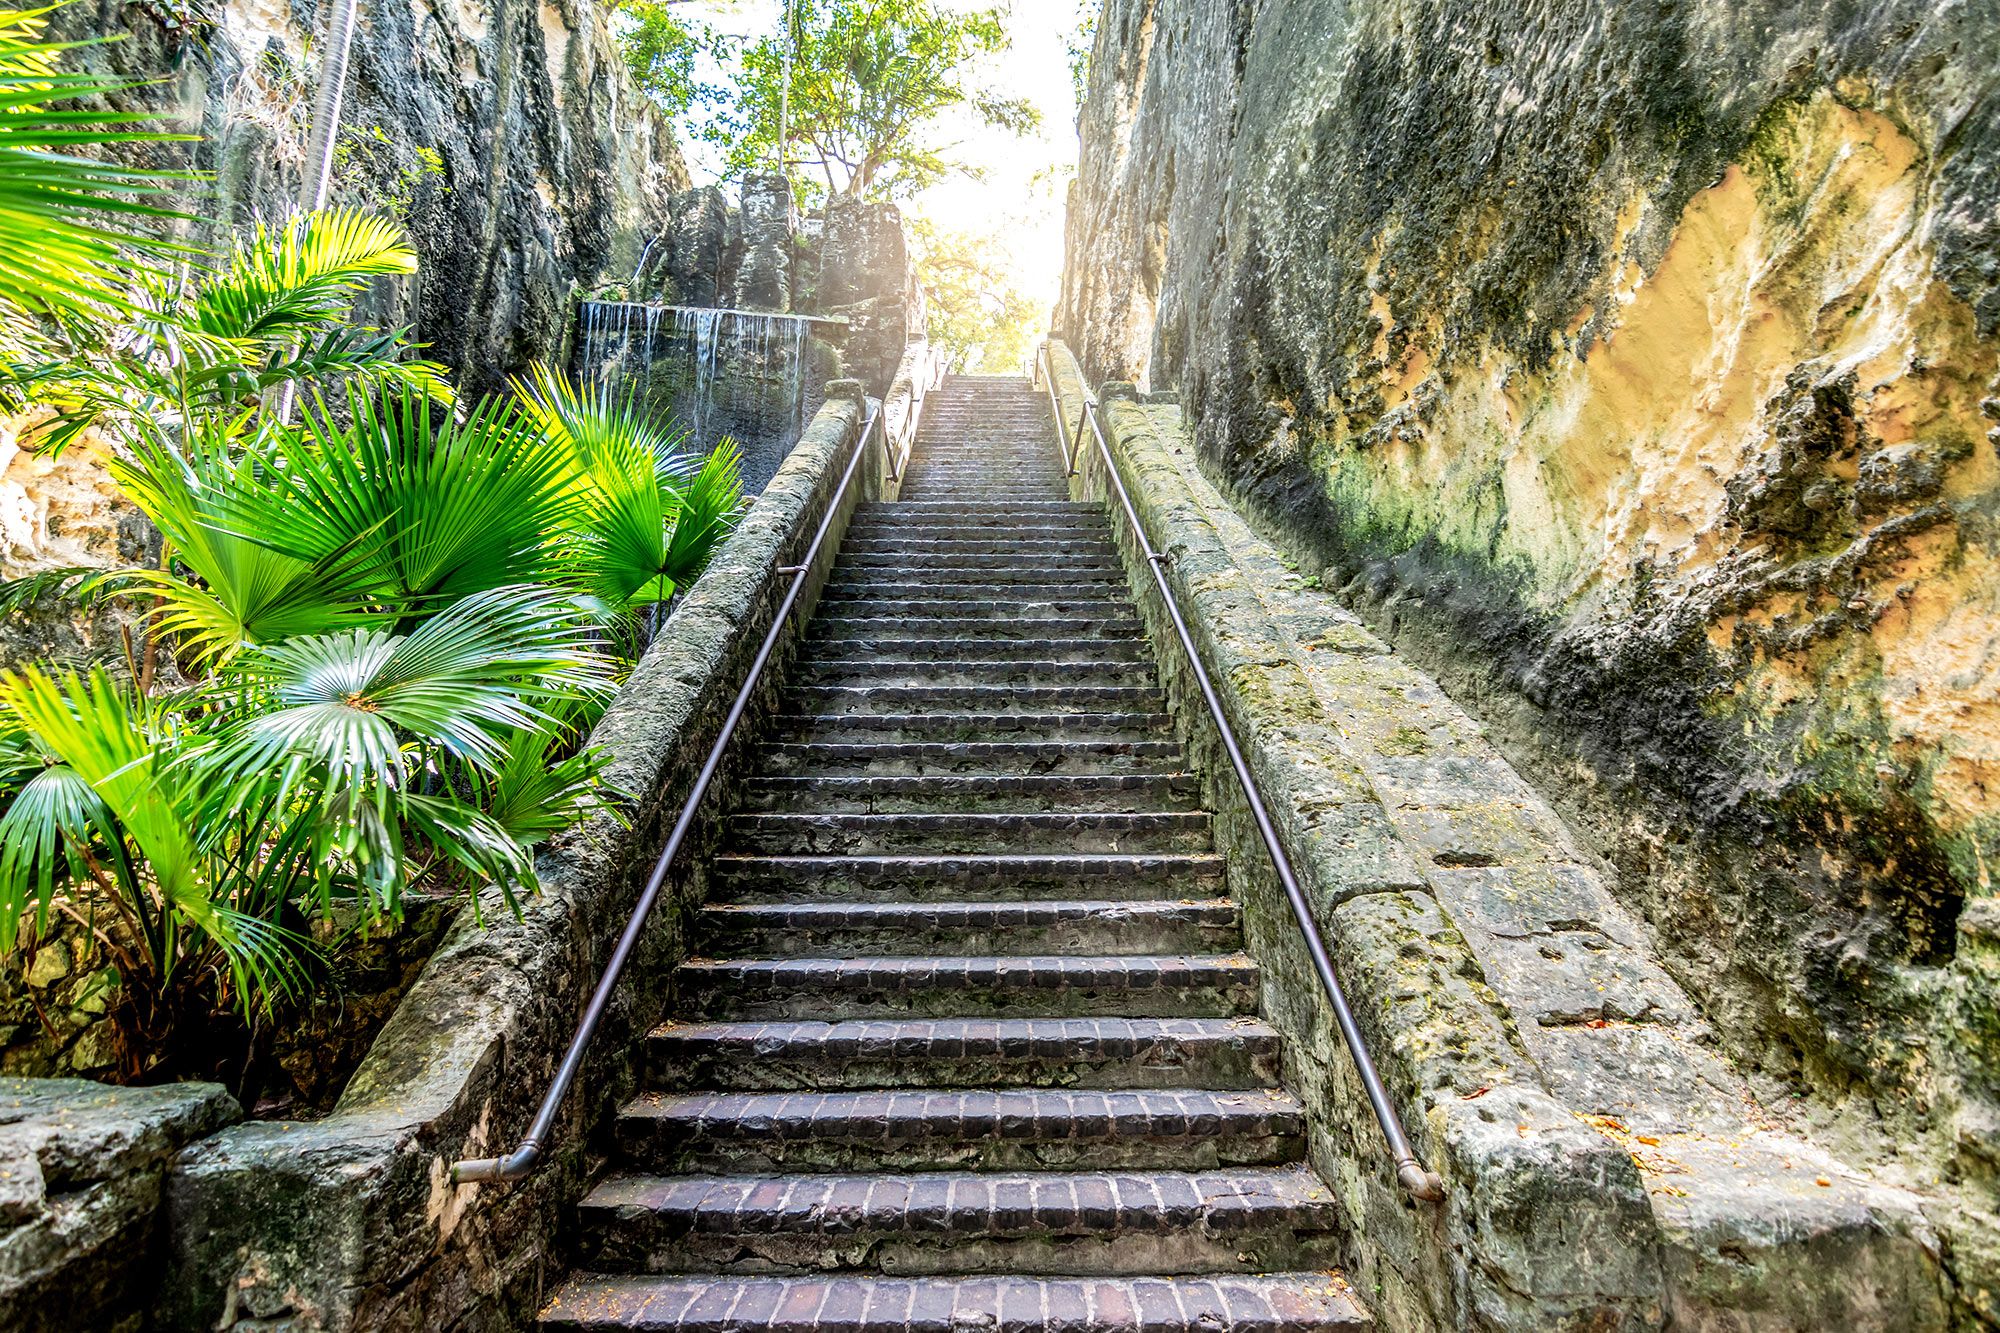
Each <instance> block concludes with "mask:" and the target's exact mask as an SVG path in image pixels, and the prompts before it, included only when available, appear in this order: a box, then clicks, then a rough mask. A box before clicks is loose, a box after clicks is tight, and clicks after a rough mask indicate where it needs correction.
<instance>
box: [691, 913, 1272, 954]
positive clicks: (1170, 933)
mask: <svg viewBox="0 0 2000 1333" xmlns="http://www.w3.org/2000/svg"><path fill="white" fill-rule="evenodd" d="M1151 905H1152V904H1144V906H1151ZM1137 906H1140V905H1136V904H1135V905H1134V907H1137ZM1162 906H1163V907H1165V909H1166V910H1162V911H1152V912H1147V911H1138V910H1134V908H1133V907H1128V908H1126V909H1125V910H1123V911H1104V912H1099V913H1098V914H1096V915H1093V916H1087V917H1076V918H1071V919H1066V920H1056V921H1048V922H1041V921H1034V920H1032V919H1031V920H1030V921H1028V922H1026V923H1006V922H996V921H985V922H975V923H959V922H955V921H951V920H943V921H933V922H929V923H926V922H924V921H922V920H921V918H920V917H919V918H918V919H914V920H913V919H910V917H909V916H906V917H905V918H904V919H902V920H893V919H892V920H885V921H879V922H873V923H869V922H862V921H847V922H813V923H805V924H802V923H799V922H797V921H795V920H791V919H788V918H787V917H786V914H785V913H784V912H782V911H773V912H772V913H770V914H769V917H768V921H767V922H765V923H760V922H745V921H744V920H742V917H743V916H744V915H745V914H744V913H742V912H737V911H731V910H729V907H728V906H711V907H709V908H708V909H707V910H705V911H704V912H703V913H702V916H701V919H700V921H699V924H698V926H697V932H698V933H697V939H698V941H699V943H698V944H697V948H698V950H699V952H700V953H701V954H702V955H703V956H704V957H708V958H907V957H911V956H913V955H915V956H923V955H932V954H999V953H1032V954H1070V955H1077V956H1086V957H1104V956H1107V955H1119V954H1130V955H1140V956H1145V955H1155V954H1211V953H1221V952H1224V951H1226V950H1229V949H1235V948H1240V947H1242V943H1243V927H1242V923H1241V922H1239V921H1238V920H1236V918H1235V916H1234V914H1233V913H1230V914H1226V915H1225V914H1221V913H1216V912H1211V911H1203V910H1201V909H1198V908H1194V907H1189V906H1186V905H1184V904H1181V903H1170V904H1162ZM910 915H911V916H916V915H917V914H910ZM1218 916H1220V917H1221V918H1222V919H1220V920H1218V919H1216V918H1217V917H1218Z"/></svg>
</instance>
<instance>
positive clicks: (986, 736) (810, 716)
mask: <svg viewBox="0 0 2000 1333" xmlns="http://www.w3.org/2000/svg"><path fill="white" fill-rule="evenodd" d="M770 734H771V735H772V737H773V738H774V739H781V740H790V741H801V742H804V741H836V742H861V741H930V742H937V743H946V744H957V743H960V742H979V741H1010V740H1027V741H1136V740H1160V739H1165V738H1167V737H1169V736H1171V735H1172V734H1173V719H1172V718H1171V717H1169V716H1168V715H1167V714H1165V713H1156V712H1138V711H1130V712H1119V713H964V712H954V713H947V712H936V713H784V714H780V715H779V716H777V717H776V718H775V719H773V723H772V728H771V733H770Z"/></svg>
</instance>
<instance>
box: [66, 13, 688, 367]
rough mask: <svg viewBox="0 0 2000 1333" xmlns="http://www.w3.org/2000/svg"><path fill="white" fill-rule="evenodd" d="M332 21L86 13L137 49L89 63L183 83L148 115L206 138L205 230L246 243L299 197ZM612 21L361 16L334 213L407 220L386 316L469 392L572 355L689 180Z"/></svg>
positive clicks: (200, 207) (120, 48) (201, 152)
mask: <svg viewBox="0 0 2000 1333" xmlns="http://www.w3.org/2000/svg"><path fill="white" fill-rule="evenodd" d="M329 8H330V7H329V6H328V5H326V4H324V3H319V0H296V3H293V4H289V5H279V4H274V3H271V0H227V2H226V3H224V4H221V5H219V6H217V7H216V8H215V9H214V10H213V11H211V17H210V19H209V21H208V23H207V24H206V25H197V26H193V27H189V26H182V25H170V24H163V23H162V22H161V21H160V20H159V19H157V18H156V17H154V15H155V14H156V12H157V11H152V10H148V9H145V8H134V7H132V6H129V5H125V4H119V3H115V2H114V0H95V3H93V0H80V2H79V3H77V4H75V5H72V6H71V7H70V8H69V9H67V10H64V11H62V15H61V17H62V20H63V21H64V22H65V23H66V24H68V25H70V26H71V27H73V28H74V29H76V30H77V31H79V32H88V33H90V34H104V33H127V32H129V33H130V37H129V39H128V40H125V41H121V42H118V43H116V44H114V45H111V46H107V47H103V48H99V49H98V50H96V51H93V52H90V53H88V58H90V59H92V60H94V61H100V62H104V63H109V64H112V65H114V66H115V67H116V68H118V69H119V70H121V71H122V72H125V73H128V74H131V75H134V76H137V77H145V78H160V77H161V76H162V75H165V76H166V77H165V80H164V81H163V82H162V83H160V84H159V85H158V86H156V87H155V88H153V89H151V90H149V92H148V93H147V94H146V96H145V101H146V103H147V104H149V105H150V107H151V108H152V109H155V110H158V111H160V112H162V113H164V114H165V115H167V116H168V117H169V118H170V119H171V121H172V122H173V124H174V127H175V128H179V129H183V130H185V131H186V132H189V133H194V134H199V135H201V136H202V141H201V142H200V143H199V144H197V145H194V146H193V147H192V149H180V148H178V147H175V148H171V149H163V150H162V151H163V153H169V154H174V155H184V156H186V157H187V159H188V161H187V165H191V166H193V167H194V168H196V169H198V170H202V171H206V172H211V173H213V177H214V179H213V184H212V185H211V186H208V187H206V188H197V190H196V191H195V192H193V193H192V194H191V196H190V199H189V201H188V202H189V207H190V210H191V211H194V212H197V213H199V214H201V215H203V216H205V217H209V218H215V219H223V220H226V221H228V222H231V223H243V222H247V221H251V220H253V219H256V218H278V217H282V216H284V214H285V212H286V211H287V210H288V209H289V208H290V207H291V205H292V202H293V200H294V199H295V198H296V196H297V193H298V185H299V179H300V174H301V170H302V167H303V163H304V158H305V146H306V138H307V135H308V133H309V131H310V117H311V110H312V99H313V95H314V91H315V89H316V87H317V83H318V78H319V65H320V52H321V48H322V46H323V44H324V33H325V29H326V26H327V16H328V11H329ZM609 12H610V6H609V5H608V4H602V3H593V0H418V2H417V3H414V4H406V5H379V6H378V5H366V4H364V5H362V6H361V9H360V20H359V26H358V28H357V30H356V33H355V37H354V46H353V53H352V57H351V60H350V63H349V68H348V83H347V92H346V99H345V102H344V105H343V108H342V115H341V126H342V128H341V132H340V136H339V138H338V139H337V140H336V141H335V149H334V180H333V196H332V202H333V203H335V204H338V205H348V206H357V207H373V208H378V209H380V210H382V211H384V212H386V213H388V214H390V215H392V216H394V217H397V218H399V219H401V220H402V221H404V222H405V223H406V224H407V226H408V227H409V229H410V233H411V237H412V240H413V241H414V242H415V245H416V248H417V251H418V254H419V256H420V264H419V268H418V272H417V274H416V276H415V277H414V278H410V279H404V280H399V281H394V282H385V283H384V284H382V287H381V289H380V290H378V292H377V293H376V294H375V300H374V302H373V309H371V310H370V311H369V312H368V313H369V314H370V315H371V316H372V317H373V318H374V319H375V320H377V321H379V322H381V323H383V324H387V325H390V326H403V325H408V326H410V327H411V329H412V331H413V336H414V338H415V340H416V341H417V342H420V343H423V344H425V345H426V346H427V347H428V348H429V354H430V355H431V356H432V357H433V358H435V359H437V360H440V361H443V362H444V363H445V364H446V365H448V366H450V367H451V368H452V369H453V371H454V372H456V374H457V377H458V380H459V383H460V384H461V385H462V386H463V387H464V388H466V389H467V390H469V391H473V392H482V391H486V390H490V389H495V388H498V387H500V386H501V385H503V384H504V383H505V379H506V376H507V375H508V374H509V373H512V372H516V371H520V370H522V369H524V368H525V367H526V366H527V364H528V363H529V362H530V361H533V360H536V359H538V358H548V357H553V356H556V355H558V354H559V353H560V351H561V349H562V347H563V345H564V341H565V339H566V338H567V336H568V333H569V324H570V318H571V315H572V313H573V312H572V308H571V298H572V296H573V294H574V292H575V289H577V288H579V287H590V286H593V285H595V284H597V283H599V282H601V281H603V280H605V279H606V278H607V277H613V276H620V275H629V274H630V273H631V272H632V271H633V269H634V268H635V267H636V266H637V263H638V260H639V249H640V246H641V245H642V244H643V243H644V241H645V239H646V237H648V236H650V235H652V234H653V233H654V232H655V231H656V230H657V229H658V226H659V224H660V223H661V221H662V220H663V219H664V218H665V217H666V216H667V208H668V201H669V198H670V197H671V195H672V194H673V192H675V191H677V190H682V189H685V188H687V185H688V177H687V169H686V167H685V166H684V164H683V163H682V161H681V157H680V150H679V148H678V146H677V145H676V143H675V141H674V136H673V131H672V128H671V126H669V125H668V124H667V123H666V122H665V121H664V120H663V119H662V118H661V117H660V116H659V115H657V114H656V113H655V112H654V111H653V110H652V107H651V105H650V104H649V103H647V102H646V101H645V100H644V99H643V98H642V97H641V96H640V95H639V93H638V92H637V91H636V90H635V89H634V88H633V86H632V83H631V81H630V79H629V78H628V77H627V75H626V72H625V66H624V63H623V61H622V59H621V58H620V56H619V54H618V50H617V45H616V42H615V41H614V40H613V38H612V36H611V33H610V30H609V29H608V27H607V26H606V23H607V18H608V15H609Z"/></svg>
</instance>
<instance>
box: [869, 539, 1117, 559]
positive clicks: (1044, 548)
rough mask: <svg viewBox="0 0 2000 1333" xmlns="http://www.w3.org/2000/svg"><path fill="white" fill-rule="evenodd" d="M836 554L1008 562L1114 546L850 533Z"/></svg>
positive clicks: (1113, 550)
mask: <svg viewBox="0 0 2000 1333" xmlns="http://www.w3.org/2000/svg"><path fill="white" fill-rule="evenodd" d="M840 554H841V556H842V558H843V559H845V558H847V557H850V556H852V557H863V556H867V557H882V558H885V559H888V558H894V557H900V558H902V559H904V560H905V561H908V562H913V563H918V564H922V563H925V562H926V561H928V560H930V559H932V558H936V559H941V560H952V561H960V560H968V559H973V558H975V557H984V556H992V557H994V563H997V564H1003V565H1004V564H1010V563H1014V562H1018V561H1020V560H1023V559H1035V560H1046V561H1050V562H1056V561H1062V560H1067V559H1072V558H1085V559H1104V560H1112V561H1115V560H1116V559H1117V558H1118V548H1117V546H1115V545H1113V544H1112V542H1111V540H1110V539H1109V538H1108V537H1090V538H1084V537H1071V538H1052V537H1041V536H1034V535H1029V534H1010V535H1008V536H1004V537H995V536H956V537H902V536H897V537H889V536H854V535H850V536H849V537H848V538H847V540H846V541H844V542H842V543H841V546H840Z"/></svg>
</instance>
